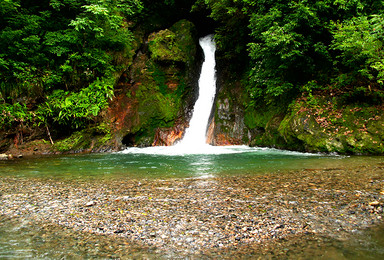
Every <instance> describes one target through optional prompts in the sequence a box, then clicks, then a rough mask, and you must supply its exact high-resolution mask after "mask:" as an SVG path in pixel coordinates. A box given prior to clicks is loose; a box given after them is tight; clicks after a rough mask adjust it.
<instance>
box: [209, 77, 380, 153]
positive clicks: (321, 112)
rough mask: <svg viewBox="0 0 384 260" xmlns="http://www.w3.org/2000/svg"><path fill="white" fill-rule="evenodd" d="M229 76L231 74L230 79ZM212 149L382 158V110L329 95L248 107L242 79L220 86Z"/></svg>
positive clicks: (213, 125)
mask: <svg viewBox="0 0 384 260" xmlns="http://www.w3.org/2000/svg"><path fill="white" fill-rule="evenodd" d="M227 76H228V75H227ZM218 84H219V90H218V97H217V102H216V107H215V113H214V118H213V120H212V123H211V128H210V133H212V136H211V138H210V140H211V143H212V144H216V145H229V144H247V145H251V146H266V147H274V148H281V149H289V150H298V151H307V152H326V153H332V152H336V153H341V154H383V153H384V131H383V130H382V129H383V127H384V118H383V114H384V113H383V112H384V107H383V106H382V105H369V104H360V103H355V104H346V105H343V104H342V103H340V100H338V97H335V96H333V97H331V95H327V94H318V95H311V96H305V95H303V96H302V97H300V98H297V99H296V100H294V101H293V102H292V103H291V104H290V105H289V106H288V107H282V106H279V104H263V105H261V106H259V107H258V108H254V109H252V108H249V107H246V102H247V98H246V96H245V93H244V92H243V91H242V89H244V88H243V87H242V85H241V83H240V80H237V81H234V80H231V79H230V78H228V77H227V78H226V77H223V78H222V79H221V80H220V81H219V82H218Z"/></svg>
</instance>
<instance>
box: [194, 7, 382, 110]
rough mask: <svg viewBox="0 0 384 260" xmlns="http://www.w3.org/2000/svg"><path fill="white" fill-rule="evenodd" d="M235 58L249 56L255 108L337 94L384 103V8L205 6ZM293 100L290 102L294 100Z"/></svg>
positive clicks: (249, 88) (224, 48) (249, 86)
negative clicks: (302, 96)
mask: <svg viewBox="0 0 384 260" xmlns="http://www.w3.org/2000/svg"><path fill="white" fill-rule="evenodd" d="M199 4H200V5H205V6H207V7H208V8H209V9H210V10H211V16H212V17H213V18H214V19H215V20H217V21H218V22H219V24H220V25H219V27H218V29H217V35H216V38H217V40H218V41H219V43H218V44H219V46H220V47H221V48H222V51H223V52H224V53H226V56H228V57H230V58H231V57H237V56H239V57H241V58H243V55H242V53H244V52H246V53H247V54H248V55H249V58H250V61H249V63H247V64H246V65H248V66H249V67H248V70H247V72H248V74H247V78H248V79H249V81H248V84H246V86H247V91H248V93H249V95H250V97H251V99H252V101H253V102H252V103H257V102H260V99H264V100H265V101H267V102H268V101H273V100H276V98H277V97H280V98H281V99H284V100H287V97H297V96H298V94H300V93H302V92H308V91H313V90H316V89H323V90H324V89H327V88H337V89H340V90H342V92H346V95H348V96H351V97H352V96H353V97H356V98H359V97H363V98H367V97H368V98H369V99H371V101H373V102H381V100H382V97H383V93H382V91H383V84H384V82H383V79H384V78H383V76H384V66H383V65H384V60H383V53H384V52H383V51H384V50H383V40H384V38H383V37H384V31H383V26H384V15H383V11H384V3H383V1H376V0H367V1H360V0H354V1H345V0H323V1H312V0H306V1H305V0H304V1H290V0H278V1H275V0H274V1H272V0H261V1H249V0H241V1H229V0H221V1H216V0H205V1H200V3H199ZM288 100H289V98H288Z"/></svg>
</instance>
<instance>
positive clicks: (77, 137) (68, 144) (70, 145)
mask: <svg viewBox="0 0 384 260" xmlns="http://www.w3.org/2000/svg"><path fill="white" fill-rule="evenodd" d="M85 134H86V133H85V130H83V131H78V132H75V133H73V134H72V135H71V136H70V137H68V138H65V139H63V140H60V141H56V142H55V144H54V146H53V147H54V148H55V149H57V150H58V151H60V152H67V151H74V150H76V149H78V148H80V147H82V148H88V147H89V145H90V143H86V140H85V138H84V135H85Z"/></svg>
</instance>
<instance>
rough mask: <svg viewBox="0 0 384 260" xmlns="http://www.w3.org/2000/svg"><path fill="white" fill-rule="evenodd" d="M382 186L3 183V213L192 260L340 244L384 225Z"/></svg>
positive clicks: (277, 180) (363, 171)
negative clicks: (279, 244) (298, 240)
mask: <svg viewBox="0 0 384 260" xmlns="http://www.w3.org/2000/svg"><path fill="white" fill-rule="evenodd" d="M314 173H315V174H314ZM336 173H337V174H336ZM371 179H374V180H375V181H374V182H372V183H370V185H366V183H368V182H369V180H371ZM287 183H289V185H287ZM383 183H384V169H383V167H374V166H371V167H368V166H367V167H365V168H356V169H355V168H351V169H344V170H340V169H325V170H316V171H313V170H311V171H305V170H303V171H289V172H286V173H284V172H279V173H277V174H268V175H265V176H263V175H258V176H241V177H240V176H232V177H231V176H229V177H211V178H206V179H199V178H196V179H193V178H189V179H180V178H175V179H167V181H164V180H158V179H141V180H140V181H138V180H137V179H132V180H129V179H116V180H113V179H112V180H99V181H92V182H86V181H84V182H73V181H63V180H55V179H50V180H49V179H38V178H36V179H34V178H16V177H0V205H2V206H1V207H0V215H2V216H6V217H9V218H18V219H20V220H25V219H28V220H29V221H31V222H36V223H41V225H46V224H47V223H48V224H50V225H56V226H57V227H60V228H62V229H70V230H74V231H79V232H82V233H87V234H93V235H94V236H97V235H103V236H116V237H119V238H120V239H125V240H126V241H127V243H136V244H137V245H140V246H141V247H146V248H154V249H155V248H156V250H157V251H161V252H171V253H170V254H174V253H175V254H178V255H184V256H188V257H189V256H191V255H194V254H197V255H199V254H201V252H205V253H206V252H207V251H211V252H217V251H215V250H240V248H244V247H247V248H251V247H254V246H255V245H262V246H263V247H267V246H268V245H270V244H273V243H275V242H276V241H280V240H282V239H287V238H290V239H291V238H292V237H300V236H308V235H314V236H316V237H333V238H343V237H346V236H348V234H351V233H354V232H356V229H357V228H359V229H364V228H367V227H370V226H371V225H376V224H380V223H382V215H383V208H382V205H383V200H382V198H381V197H380V196H378V191H380V190H383ZM314 187H315V188H314ZM208 194H209V196H207V195H208ZM356 194H359V196H356ZM281 251H282V252H284V250H281ZM205 253H204V254H205Z"/></svg>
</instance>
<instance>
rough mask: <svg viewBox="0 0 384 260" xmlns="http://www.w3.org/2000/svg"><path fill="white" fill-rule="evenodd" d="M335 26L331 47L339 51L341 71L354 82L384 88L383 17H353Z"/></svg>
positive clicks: (338, 61)
mask: <svg viewBox="0 0 384 260" xmlns="http://www.w3.org/2000/svg"><path fill="white" fill-rule="evenodd" d="M335 26H336V30H335V31H334V33H333V35H334V40H333V44H332V47H333V48H334V49H335V50H338V51H340V54H339V55H338V57H337V58H338V60H336V64H338V63H341V65H342V66H341V71H342V72H344V73H347V74H349V77H350V78H351V79H352V81H353V80H354V81H356V80H360V81H361V80H363V81H365V82H366V81H370V82H371V83H373V84H378V85H380V86H383V85H384V49H383V48H384V16H383V15H382V14H380V15H372V16H370V17H366V16H360V17H353V18H352V19H349V20H346V21H344V22H339V23H335ZM340 78H343V77H342V76H341V77H340ZM344 78H345V76H344Z"/></svg>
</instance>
